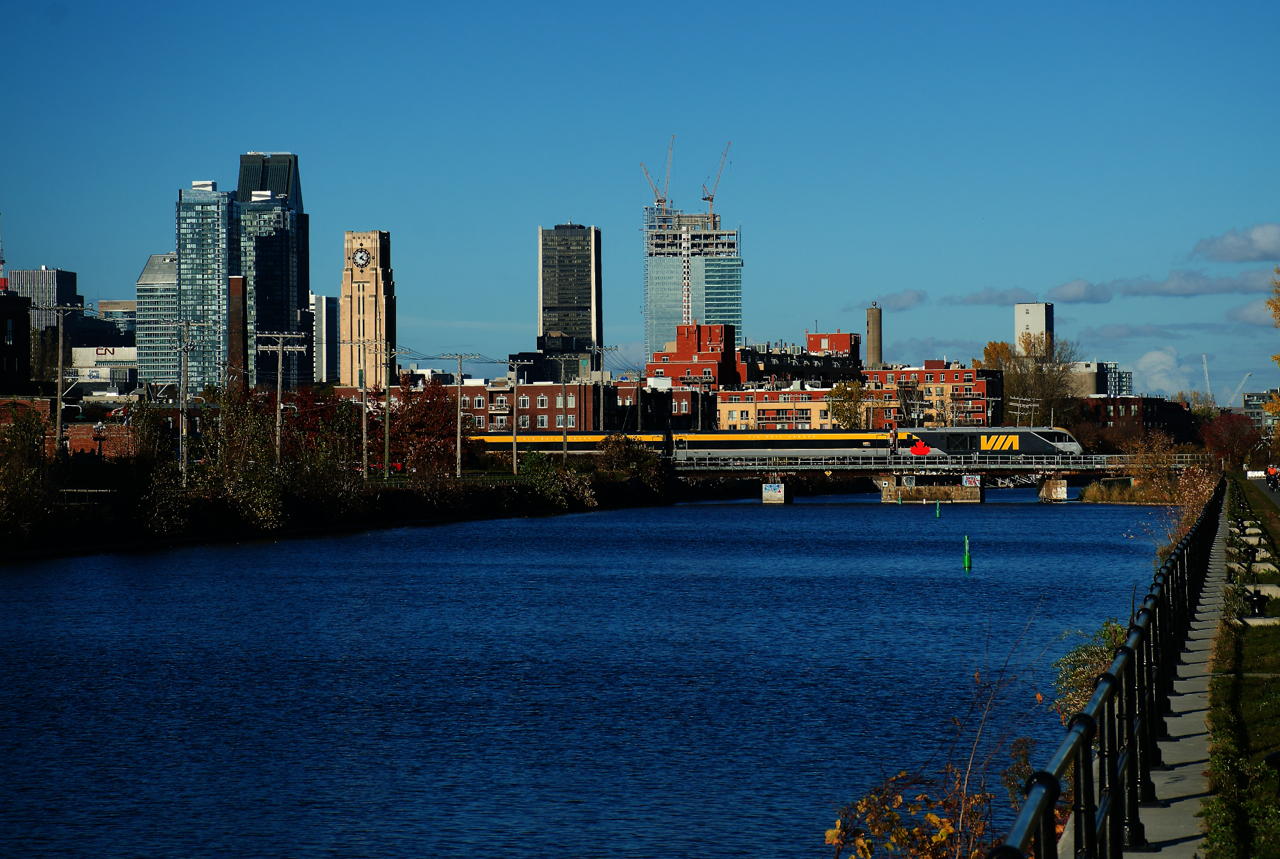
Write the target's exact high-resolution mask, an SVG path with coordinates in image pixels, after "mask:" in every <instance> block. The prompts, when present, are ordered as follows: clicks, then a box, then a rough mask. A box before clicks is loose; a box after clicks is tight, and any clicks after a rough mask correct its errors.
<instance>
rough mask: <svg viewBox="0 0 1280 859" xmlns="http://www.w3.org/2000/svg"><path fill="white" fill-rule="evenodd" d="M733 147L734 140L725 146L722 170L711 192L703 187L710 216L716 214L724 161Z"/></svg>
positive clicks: (717, 175) (719, 171)
mask: <svg viewBox="0 0 1280 859" xmlns="http://www.w3.org/2000/svg"><path fill="white" fill-rule="evenodd" d="M673 139H674V138H673ZM732 145H733V141H732V140H730V141H729V142H728V143H726V144H725V145H724V154H723V155H721V156H720V169H719V170H717V171H716V183H715V184H714V185H712V186H711V190H710V191H708V190H707V186H706V185H705V184H704V185H703V186H702V199H704V200H706V201H707V214H708V215H714V214H715V213H716V189H718V188H719V187H720V174H721V173H723V172H724V160H725V159H726V158H728V157H729V147H730V146H732Z"/></svg>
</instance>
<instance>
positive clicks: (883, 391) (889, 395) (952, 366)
mask: <svg viewBox="0 0 1280 859" xmlns="http://www.w3.org/2000/svg"><path fill="white" fill-rule="evenodd" d="M865 376H866V382H865V384H864V386H863V394H862V397H863V400H862V402H863V409H864V412H863V414H864V415H865V418H864V425H865V426H868V427H871V428H872V429H889V428H892V427H894V426H902V427H910V426H923V427H942V426H998V425H1000V424H1001V423H1002V422H1003V414H1002V411H1001V405H1000V404H1001V396H1002V394H1003V376H1002V375H1001V373H1000V371H998V370H974V369H973V368H971V367H966V366H964V365H963V364H961V363H959V362H956V361H951V362H947V361H936V360H930V361H925V362H924V366H923V367H906V366H894V367H886V368H884V369H879V370H867V371H866V373H865Z"/></svg>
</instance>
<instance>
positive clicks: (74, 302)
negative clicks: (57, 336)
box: [9, 266, 84, 333]
mask: <svg viewBox="0 0 1280 859" xmlns="http://www.w3.org/2000/svg"><path fill="white" fill-rule="evenodd" d="M9 289H10V290H11V291H13V292H16V293H18V295H25V296H26V297H27V298H29V299H31V327H32V328H34V329H35V330H36V331H43V330H44V329H46V328H52V327H53V326H55V325H57V324H58V314H57V311H54V310H41V309H40V308H41V307H42V306H43V307H53V306H55V305H57V306H61V307H84V297H83V296H81V295H77V294H76V273H75V272H74V271H63V270H62V269H60V268H45V267H44V266H40V268H38V269H31V270H29V271H24V270H22V269H16V270H11V271H10V272H9ZM78 315H79V314H78V313H69V314H67V319H70V320H73V321H72V324H73V325H74V324H75V323H74V319H75V317H76V316H78ZM64 333H65V332H64Z"/></svg>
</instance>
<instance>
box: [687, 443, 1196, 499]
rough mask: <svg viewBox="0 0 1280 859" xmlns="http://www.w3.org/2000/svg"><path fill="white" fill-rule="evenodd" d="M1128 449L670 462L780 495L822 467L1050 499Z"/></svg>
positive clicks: (1124, 461)
mask: <svg viewBox="0 0 1280 859" xmlns="http://www.w3.org/2000/svg"><path fill="white" fill-rule="evenodd" d="M1137 459H1138V458H1137V457H1133V456H1125V455H1093V456H1089V455H1070V454H1060V455H1019V454H992V453H976V454H969V455H963V456H945V455H938V454H936V453H934V454H929V455H927V456H916V455H912V454H886V455H882V456H876V455H868V454H861V455H838V456H822V455H813V456H803V455H800V456H796V455H789V456H776V455H768V454H764V453H762V454H761V455H758V456H753V455H734V456H716V455H714V454H704V453H697V452H692V451H677V452H676V455H675V456H674V457H673V462H672V464H673V465H674V467H675V469H676V471H677V472H679V473H683V474H706V475H710V474H738V475H746V474H757V475H760V476H761V477H762V478H763V479H764V481H765V482H766V485H767V486H773V487H775V489H774V490H772V491H773V492H774V493H775V494H777V493H779V492H781V493H782V494H781V496H780V497H785V492H784V491H783V490H780V489H777V488H776V487H779V486H782V485H784V484H785V479H786V475H788V474H801V473H804V472H815V471H821V472H824V473H826V474H830V473H832V472H845V473H861V474H865V475H866V476H868V477H873V478H875V479H876V482H877V484H878V485H879V486H880V488H881V500H883V501H887V502H892V501H897V502H904V501H906V502H917V501H918V502H932V501H957V502H981V501H983V500H984V490H985V489H987V488H990V487H1005V486H1017V485H1036V486H1037V487H1039V488H1040V492H1041V497H1042V498H1045V499H1046V500H1065V499H1066V480H1067V478H1069V477H1074V476H1080V475H1096V476H1098V477H1117V476H1120V475H1122V474H1123V473H1124V472H1125V471H1126V470H1128V469H1130V468H1131V467H1132V466H1134V465H1135V464H1137V463H1136V460H1137ZM1207 462H1208V459H1207V457H1205V456H1204V455H1203V454H1174V455H1170V456H1168V457H1165V458H1163V460H1162V461H1161V462H1159V463H1152V464H1160V465H1165V466H1167V467H1170V468H1173V469H1177V470H1181V469H1185V468H1189V467H1191V466H1194V465H1204V464H1206V463H1207Z"/></svg>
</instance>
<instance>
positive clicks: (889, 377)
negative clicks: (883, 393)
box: [885, 373, 893, 382]
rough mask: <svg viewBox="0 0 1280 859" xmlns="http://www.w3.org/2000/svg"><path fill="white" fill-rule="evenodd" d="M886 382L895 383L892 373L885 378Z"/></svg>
mask: <svg viewBox="0 0 1280 859" xmlns="http://www.w3.org/2000/svg"><path fill="white" fill-rule="evenodd" d="M885 381H886V382H892V381H893V374H892V373H889V374H888V375H886V376H885Z"/></svg>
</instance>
